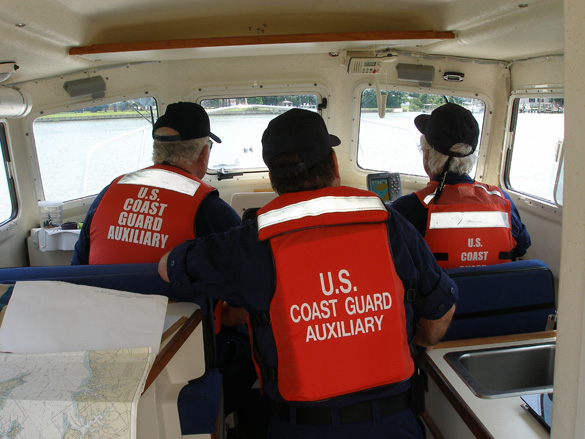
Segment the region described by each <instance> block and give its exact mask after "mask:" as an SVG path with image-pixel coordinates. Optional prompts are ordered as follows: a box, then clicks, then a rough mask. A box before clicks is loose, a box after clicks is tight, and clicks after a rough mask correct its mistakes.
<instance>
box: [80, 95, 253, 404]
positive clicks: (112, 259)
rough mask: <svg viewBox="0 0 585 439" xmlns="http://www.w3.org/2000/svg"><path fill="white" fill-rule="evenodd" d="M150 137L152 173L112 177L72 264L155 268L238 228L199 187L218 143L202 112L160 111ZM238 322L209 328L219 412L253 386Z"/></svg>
mask: <svg viewBox="0 0 585 439" xmlns="http://www.w3.org/2000/svg"><path fill="white" fill-rule="evenodd" d="M152 136H153V139H154V143H153V162H154V166H150V167H147V168H144V169H140V170H138V171H135V172H130V173H128V174H125V175H122V176H120V177H118V178H116V179H115V180H114V181H113V182H112V183H111V184H110V185H109V186H108V187H106V188H105V189H104V190H103V191H102V192H101V193H100V194H99V195H98V196H97V197H96V199H95V201H94V202H93V203H92V205H91V207H90V208H89V210H88V213H87V216H86V218H85V220H84V223H83V228H82V230H81V233H80V237H79V240H78V242H77V243H76V245H75V250H74V254H73V259H72V264H73V265H85V264H129V263H146V262H158V261H159V259H160V257H161V256H162V255H163V254H164V253H165V252H166V251H168V250H169V249H171V248H173V247H174V246H175V245H177V244H180V243H182V242H185V241H186V240H188V239H193V238H195V237H196V236H206V235H209V234H211V233H214V232H223V231H225V230H228V229H229V228H231V227H235V226H238V225H240V224H241V220H240V217H239V216H238V214H237V213H236V212H235V211H234V210H233V209H232V208H231V207H230V206H229V205H228V204H227V203H226V202H225V201H223V200H222V199H221V198H220V197H219V194H218V192H217V190H216V189H215V188H213V187H212V186H210V185H208V184H207V183H205V182H204V181H203V180H202V178H203V177H204V176H205V173H206V172H207V166H208V162H209V156H210V153H211V148H212V145H213V141H215V142H217V143H221V139H220V138H219V137H218V136H216V135H215V134H213V133H212V132H211V130H210V123H209V117H208V115H207V113H206V111H205V109H204V108H203V107H202V106H200V105H198V104H195V103H192V102H177V103H174V104H170V105H168V107H167V109H166V112H165V114H164V115H163V116H161V117H160V118H158V120H157V121H156V123H155V124H154V126H153V130H152ZM220 316H221V318H220ZM246 317H247V314H246V312H245V311H244V310H242V309H241V308H233V307H230V306H227V305H225V304H222V303H219V304H218V306H217V307H216V322H219V321H220V320H221V324H222V325H223V326H220V325H219V324H218V325H217V327H216V334H217V337H218V338H217V343H216V345H217V351H218V364H219V365H220V367H219V369H220V371H221V372H222V373H223V374H224V388H225V390H224V391H225V394H226V410H227V411H233V409H234V408H235V406H238V405H242V404H243V396H244V394H245V392H246V391H247V388H249V387H250V386H251V385H252V384H253V382H254V381H255V374H254V370H253V366H252V363H251V359H250V354H249V341H248V335H247V331H246V327H245V325H243V323H245V322H246ZM220 329H221V332H220ZM222 365H224V366H225V367H223V366H222ZM242 365H243V367H242V369H240V367H241V366H242ZM232 366H233V369H231V368H232ZM234 374H236V375H237V376H236V378H235V379H233V382H234V383H233V384H232V383H231V378H229V377H231V376H233V375H234ZM242 375H244V376H245V378H243V377H242ZM228 380H230V381H229V382H228ZM240 399H242V400H241V401H240Z"/></svg>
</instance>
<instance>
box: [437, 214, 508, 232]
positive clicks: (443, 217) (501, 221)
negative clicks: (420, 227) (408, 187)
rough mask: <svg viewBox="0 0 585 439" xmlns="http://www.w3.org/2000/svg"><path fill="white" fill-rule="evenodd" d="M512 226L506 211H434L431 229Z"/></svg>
mask: <svg viewBox="0 0 585 439" xmlns="http://www.w3.org/2000/svg"><path fill="white" fill-rule="evenodd" d="M489 227H507V228H508V227H510V223H509V222H508V214H507V213H506V212H433V213H432V214H431V218H430V220H429V229H477V228H489Z"/></svg>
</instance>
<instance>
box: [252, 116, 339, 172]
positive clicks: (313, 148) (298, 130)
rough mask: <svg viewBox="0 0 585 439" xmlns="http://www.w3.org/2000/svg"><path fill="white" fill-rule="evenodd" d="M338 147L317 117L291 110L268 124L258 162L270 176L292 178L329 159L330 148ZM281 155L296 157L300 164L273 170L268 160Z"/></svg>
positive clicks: (335, 137)
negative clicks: (293, 175)
mask: <svg viewBox="0 0 585 439" xmlns="http://www.w3.org/2000/svg"><path fill="white" fill-rule="evenodd" d="M340 143H341V140H339V138H338V137H337V136H334V135H333V134H329V132H328V131H327V127H326V126H325V122H324V121H323V118H322V117H321V116H320V115H319V113H316V112H314V111H310V110H302V109H300V108H293V109H292V110H288V111H287V112H286V113H283V114H281V115H280V116H277V117H275V118H274V119H272V120H271V121H270V123H269V124H268V127H267V128H266V130H265V131H264V134H263V135H262V158H263V159H264V163H266V166H268V169H269V170H270V172H272V173H273V174H275V175H284V174H293V173H295V172H299V171H303V170H305V169H308V168H310V167H311V166H314V165H316V164H317V163H320V162H322V161H324V160H325V159H326V158H327V157H328V156H330V155H331V152H332V151H333V149H332V148H331V147H332V146H337V145H339V144H340ZM282 153H296V154H298V155H299V156H301V158H302V160H303V162H302V163H299V164H297V165H294V166H288V167H286V168H276V169H275V168H274V167H273V166H272V163H271V162H272V159H273V158H274V157H276V156H277V155H279V154H282Z"/></svg>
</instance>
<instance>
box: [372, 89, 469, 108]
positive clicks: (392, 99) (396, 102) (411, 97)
mask: <svg viewBox="0 0 585 439" xmlns="http://www.w3.org/2000/svg"><path fill="white" fill-rule="evenodd" d="M382 93H383V94H386V93H387V94H388V96H387V98H386V108H389V109H392V108H402V106H403V105H405V106H408V110H409V111H422V110H424V109H425V108H429V109H432V108H436V107H439V106H441V105H443V104H445V103H446V102H447V101H445V97H443V96H441V95H431V94H425V93H409V92H404V91H394V90H390V91H386V90H382ZM447 100H448V101H449V102H454V103H456V104H459V105H463V104H464V103H465V102H466V101H472V99H466V98H460V97H453V96H449V97H447ZM362 108H372V109H373V108H378V100H377V98H376V89H375V88H367V89H365V90H364V91H363V93H362Z"/></svg>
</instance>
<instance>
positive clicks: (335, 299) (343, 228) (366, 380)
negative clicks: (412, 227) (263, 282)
mask: <svg viewBox="0 0 585 439" xmlns="http://www.w3.org/2000/svg"><path fill="white" fill-rule="evenodd" d="M387 218H388V211H387V210H386V208H385V207H384V204H383V203H382V201H381V200H380V199H379V198H378V197H377V196H376V195H375V194H373V193H371V192H366V191H362V190H357V189H352V188H347V187H340V188H326V189H320V190H317V191H309V192H298V193H290V194H284V195H281V196H279V197H278V198H276V199H275V200H274V201H272V202H270V203H268V205H266V206H265V207H264V208H262V209H261V210H260V211H259V212H258V229H259V231H258V238H259V239H260V240H269V242H270V245H271V248H272V252H273V255H274V261H275V269H276V287H275V292H274V296H273V298H272V301H271V304H270V311H269V314H270V322H271V325H272V332H273V334H274V340H275V343H276V350H277V357H278V370H277V374H276V375H277V380H278V389H279V392H280V394H281V396H282V397H283V398H284V399H285V400H287V401H318V400H322V399H325V398H331V397H335V396H339V395H344V394H348V393H353V392H358V391H360V390H365V389H371V388H374V387H377V386H383V385H387V384H391V383H396V382H400V381H403V380H406V379H408V378H409V377H410V376H411V375H412V373H413V362H412V359H411V355H410V351H409V345H408V339H407V332H406V325H407V323H406V317H405V310H404V288H403V285H402V282H401V280H400V278H399V277H398V275H397V274H396V270H395V268H394V262H393V260H392V255H391V252H390V246H389V243H388V230H387V225H386V223H385V220H386V219H387Z"/></svg>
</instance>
